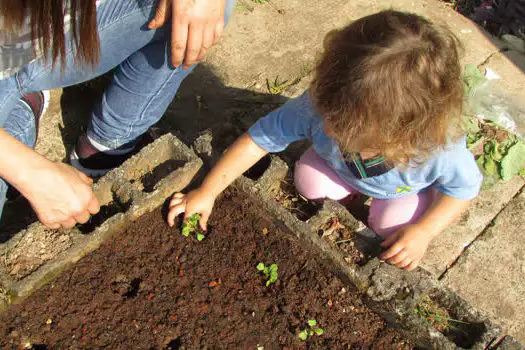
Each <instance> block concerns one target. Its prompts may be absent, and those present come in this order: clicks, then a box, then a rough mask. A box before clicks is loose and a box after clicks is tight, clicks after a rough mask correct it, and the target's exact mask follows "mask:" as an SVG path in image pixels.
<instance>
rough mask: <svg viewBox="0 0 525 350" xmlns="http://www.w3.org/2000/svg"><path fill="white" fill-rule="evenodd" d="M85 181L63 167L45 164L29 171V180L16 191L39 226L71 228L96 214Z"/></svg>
mask: <svg viewBox="0 0 525 350" xmlns="http://www.w3.org/2000/svg"><path fill="white" fill-rule="evenodd" d="M92 183H93V180H91V179H90V178H89V177H87V176H86V175H85V174H83V173H82V172H80V171H78V170H77V169H75V168H73V167H71V166H69V165H67V164H64V163H52V162H49V163H48V164H46V166H44V167H41V168H36V169H34V170H33V179H32V180H31V181H30V182H28V183H27V184H25V185H24V186H22V187H19V188H18V189H19V191H20V192H21V193H22V194H23V195H24V197H26V198H27V200H28V201H29V203H30V204H31V207H33V210H34V211H35V212H36V214H37V216H38V219H39V220H40V222H42V224H44V225H45V226H47V227H50V228H59V227H64V228H71V227H73V226H75V225H76V224H77V223H81V224H83V223H85V222H87V221H88V220H89V218H90V216H91V215H93V214H96V213H98V211H99V209H100V203H99V201H98V200H97V198H96V197H95V195H94V194H93V191H92V190H91V187H90V185H91V184H92Z"/></svg>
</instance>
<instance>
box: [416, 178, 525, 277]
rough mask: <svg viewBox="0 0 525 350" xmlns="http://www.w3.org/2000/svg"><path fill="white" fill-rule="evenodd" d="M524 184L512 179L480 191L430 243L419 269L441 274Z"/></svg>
mask: <svg viewBox="0 0 525 350" xmlns="http://www.w3.org/2000/svg"><path fill="white" fill-rule="evenodd" d="M524 185H525V181H524V180H523V179H522V178H521V177H515V178H514V179H512V180H510V181H508V182H499V183H497V184H496V185H494V186H493V187H492V188H491V189H489V190H485V191H483V192H481V194H480V195H479V196H478V197H477V198H476V199H474V200H473V201H472V203H471V205H470V207H469V209H468V210H467V211H466V212H465V213H464V214H463V215H462V217H461V218H460V219H459V221H458V222H457V223H455V224H453V225H452V226H450V227H449V228H448V229H446V230H445V231H444V232H442V233H441V234H440V235H439V236H437V237H436V238H435V239H434V240H433V241H432V243H431V244H430V246H429V248H428V250H427V253H426V255H425V257H424V259H423V261H422V266H423V267H424V268H425V269H426V270H428V271H429V272H430V273H432V274H433V275H435V276H436V277H439V276H440V275H441V274H443V273H444V272H445V271H446V269H447V268H448V266H449V265H450V264H452V263H453V262H454V261H455V260H456V259H457V257H458V256H460V255H461V253H462V252H463V249H464V248H465V247H466V246H467V245H469V244H470V243H471V242H472V241H474V240H475V238H476V237H477V236H478V235H479V234H481V232H483V230H484V229H485V227H487V225H488V224H490V222H491V221H492V219H493V218H494V217H496V215H497V214H498V213H499V212H500V211H501V210H502V209H503V208H504V207H505V205H506V204H507V202H508V201H510V200H511V199H512V198H513V197H514V196H515V195H516V193H517V192H518V191H519V190H520V189H521V188H522V187H523V186H524Z"/></svg>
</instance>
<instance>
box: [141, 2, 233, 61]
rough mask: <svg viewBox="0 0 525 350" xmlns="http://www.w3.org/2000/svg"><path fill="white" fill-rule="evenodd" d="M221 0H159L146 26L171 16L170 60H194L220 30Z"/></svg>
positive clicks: (222, 17)
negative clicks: (153, 16) (152, 16)
mask: <svg viewBox="0 0 525 350" xmlns="http://www.w3.org/2000/svg"><path fill="white" fill-rule="evenodd" d="M225 3H226V1H225V0H176V1H175V0H159V2H158V5H157V11H156V13H155V18H153V19H152V20H151V22H150V23H149V28H150V29H157V28H160V27H162V26H163V25H164V23H165V22H166V19H167V18H169V17H170V16H171V31H172V32H171V63H172V64H173V66H175V67H178V66H179V65H180V64H181V63H183V62H184V68H185V69H188V68H189V67H190V66H191V65H193V64H196V63H198V62H199V61H200V60H201V59H202V58H203V57H204V56H205V55H206V52H207V51H208V50H209V49H210V48H211V47H212V46H213V45H214V44H216V43H217V41H218V40H219V38H220V37H221V35H222V32H223V30H224V6H225Z"/></svg>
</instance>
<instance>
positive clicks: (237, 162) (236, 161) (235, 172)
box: [201, 133, 268, 197]
mask: <svg viewBox="0 0 525 350" xmlns="http://www.w3.org/2000/svg"><path fill="white" fill-rule="evenodd" d="M267 153H268V152H266V151H265V150H264V149H262V148H261V147H259V146H258V145H257V144H256V143H255V142H253V140H252V138H251V137H250V135H248V133H245V134H243V135H242V136H240V137H239V138H238V139H237V140H236V141H235V142H234V143H233V145H231V146H230V147H229V148H228V149H227V150H226V152H225V153H224V154H223V156H222V157H221V159H220V160H219V161H218V162H217V164H216V165H215V166H214V167H213V169H212V170H211V171H210V173H209V174H208V175H207V176H206V178H205V179H204V182H203V183H202V185H201V189H202V190H205V191H206V192H208V193H210V194H211V195H212V196H213V197H217V196H218V195H219V194H220V193H221V192H222V191H223V190H224V189H225V188H226V187H228V186H229V185H230V184H231V183H232V182H233V181H234V180H235V179H236V178H238V177H239V176H241V175H242V174H243V173H244V172H245V171H246V170H248V169H249V168H250V167H251V166H252V165H254V164H255V163H257V161H258V160H259V159H261V158H262V157H264V156H265V155H266V154H267Z"/></svg>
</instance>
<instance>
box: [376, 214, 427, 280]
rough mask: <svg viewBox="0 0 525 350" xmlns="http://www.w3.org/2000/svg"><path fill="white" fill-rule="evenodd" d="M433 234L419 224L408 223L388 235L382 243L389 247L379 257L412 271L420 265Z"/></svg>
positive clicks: (384, 246) (383, 245)
mask: <svg viewBox="0 0 525 350" xmlns="http://www.w3.org/2000/svg"><path fill="white" fill-rule="evenodd" d="M431 238H432V236H431V235H429V234H427V232H424V231H423V230H421V228H420V227H419V226H418V225H417V224H414V225H407V226H405V227H403V228H401V229H399V230H398V231H396V232H394V233H393V234H391V235H390V236H388V237H387V238H386V239H385V240H384V241H383V242H382V243H381V246H382V247H383V248H388V249H387V250H386V251H384V252H383V253H382V254H381V255H380V256H379V258H380V259H382V260H385V261H387V262H389V263H390V264H392V265H395V266H397V267H399V268H402V269H405V270H408V271H412V270H413V269H415V268H416V267H417V266H418V265H419V262H420V261H421V259H422V258H423V256H424V255H425V252H426V250H427V247H428V244H429V243H430V240H431Z"/></svg>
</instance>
